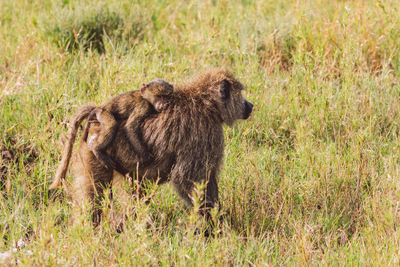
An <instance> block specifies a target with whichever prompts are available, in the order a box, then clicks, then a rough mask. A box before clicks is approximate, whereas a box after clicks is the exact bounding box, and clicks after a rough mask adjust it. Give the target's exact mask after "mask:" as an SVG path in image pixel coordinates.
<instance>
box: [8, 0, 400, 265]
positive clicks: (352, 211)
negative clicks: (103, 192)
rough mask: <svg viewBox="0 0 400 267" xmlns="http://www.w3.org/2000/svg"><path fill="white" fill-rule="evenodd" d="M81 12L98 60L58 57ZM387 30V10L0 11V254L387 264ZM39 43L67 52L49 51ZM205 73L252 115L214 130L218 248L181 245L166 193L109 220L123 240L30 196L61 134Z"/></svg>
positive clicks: (64, 201) (391, 254)
mask: <svg viewBox="0 0 400 267" xmlns="http://www.w3.org/2000/svg"><path fill="white" fill-rule="evenodd" d="M107 10H108V11H109V12H110V13H107V12H108V11H107ZM96 12H97V13H96ZM98 12H100V13H102V12H105V13H106V14H113V15H112V16H111V21H112V22H113V21H114V20H113V18H117V19H116V20H115V21H118V23H117V24H116V26H115V25H114V26H115V27H114V28H113V27H111V30H110V31H108V30H107V29H105V28H104V29H103V28H102V29H101V31H103V34H101V35H100V37H99V39H96V40H98V41H99V42H101V44H102V46H101V49H100V50H98V51H100V52H101V53H99V52H98V51H97V50H96V49H94V47H93V46H90V45H87V43H85V42H86V41H87V40H86V41H85V40H83V41H82V40H78V39H76V40H78V43H80V44H81V46H79V45H77V46H75V48H76V49H75V50H73V51H72V50H71V49H70V50H69V49H68V47H67V49H66V44H68V42H69V41H71V39H72V35H74V29H76V34H78V32H79V29H81V32H82V30H83V29H89V28H90V27H92V26H93V27H95V26H96V23H94V24H90V23H86V22H87V21H91V19H93V14H98ZM399 15H400V12H399V7H398V3H397V1H394V0H382V1H325V0H313V1H304V2H299V1H297V2H296V1H289V0H287V1H189V2H188V1H184V2H181V1H172V2H171V1H136V2H135V3H131V2H130V1H125V0H123V1H100V2H96V3H95V4H93V3H92V2H91V1H83V2H82V1H57V2H56V1H24V0H19V1H11V0H4V1H0V40H1V42H0V133H1V135H0V238H1V239H0V240H1V242H0V252H6V251H9V250H10V249H12V248H13V247H14V248H15V247H18V245H17V243H18V240H24V242H25V245H24V247H23V248H20V249H19V250H17V251H16V252H15V253H13V254H12V256H11V258H10V260H11V263H15V262H17V261H19V262H21V263H22V264H25V265H32V264H34V265H53V264H59V265H124V264H125V265H152V266H153V265H171V264H176V265H220V266H226V265H252V264H255V265H263V264H274V265H282V264H287V265H309V264H312V265H319V264H322V265H343V264H347V265H371V264H372V265H377V266H382V265H392V266H396V265H398V264H399V256H398V255H400V251H399V240H400V232H399V229H398V226H399V223H400V222H399V216H400V210H399V209H400V208H399V200H400V180H399V174H400V168H399V163H400V153H399V149H400V140H399V129H400V128H399V127H400V118H399V115H400V105H399V100H400V88H399V81H398V79H399V75H400V66H399V60H400V54H399V52H400V50H399V45H398V44H399V43H400V30H399V27H398V25H400V16H399ZM113 16H114V17H113ZM102 18H103V19H104V17H102ZM104 21H106V22H105V23H106V24H107V21H108V20H107V17H106V19H104ZM115 21H114V22H115ZM89 24H90V25H89ZM82 25H84V26H85V27H86V26H87V25H89V26H90V27H89V26H88V28H83V27H81V26H82ZM135 25H137V28H136V26H135ZM107 26H113V24H112V25H108V24H107ZM57 27H59V29H60V30H61V32H63V33H66V34H71V31H72V35H68V36H69V37H68V36H67V35H66V36H67V37H66V39H65V40H66V41H65V40H64V41H65V42H64V41H60V39H58V40H59V41H54V40H55V39H57V38H60V37H59V36H60V35H57V33H55V32H53V33H52V32H51V31H50V33H49V29H56V28H57ZM79 27H81V28H79ZM96 29H97V28H96ZM88 32H89V34H90V29H89V30H88ZM57 36H58V37H57ZM85 36H86V37H87V36H88V35H82V37H85ZM63 38H64V37H63ZM73 38H74V41H75V35H74V37H73ZM89 43H90V42H89ZM59 44H61V46H59ZM70 44H71V43H70ZM215 66H227V67H228V68H230V69H231V70H232V71H233V73H235V75H236V76H237V77H238V79H239V80H240V81H242V82H243V83H244V84H245V85H246V87H247V90H246V91H245V95H246V97H247V98H248V99H249V100H250V101H252V102H253V103H254V104H255V109H254V112H253V114H252V117H251V118H250V119H249V120H248V121H244V122H238V123H237V124H236V125H235V126H234V127H233V128H226V129H225V137H226V138H225V144H226V145H225V158H224V168H223V170H222V172H221V174H220V177H219V178H220V179H219V186H220V200H221V211H220V213H221V215H222V218H223V222H222V225H221V227H220V229H218V230H220V231H221V235H220V236H218V237H217V238H212V239H210V240H206V239H205V238H204V237H203V236H202V235H198V234H196V229H198V228H199V225H200V224H201V222H199V221H197V220H196V218H198V217H196V216H195V212H194V211H191V210H189V209H187V208H186V207H185V206H184V204H183V201H181V200H180V198H179V197H178V196H177V195H176V194H175V193H174V191H173V189H172V187H171V186H169V185H165V186H160V187H158V188H157V187H155V186H154V187H152V186H150V191H151V192H149V194H152V192H153V193H154V196H153V197H152V198H151V201H150V203H149V204H145V203H144V201H141V200H137V199H135V198H131V197H129V196H128V197H127V196H125V198H124V199H121V200H120V201H121V202H122V203H123V204H118V203H115V206H116V207H118V208H120V209H124V211H126V212H127V214H130V216H129V217H128V219H127V221H126V223H125V228H126V229H125V231H124V232H123V233H117V232H116V231H115V229H113V227H112V226H111V223H110V222H109V221H108V220H107V218H105V219H104V220H103V221H102V223H101V225H100V226H99V227H97V228H95V229H93V227H92V226H91V224H90V219H89V215H87V214H86V215H85V214H84V215H83V217H82V218H78V219H77V220H78V221H79V222H81V223H75V224H72V222H71V220H72V218H71V203H70V202H69V199H68V198H67V197H66V196H65V194H64V193H63V192H56V193H54V194H50V195H49V192H48V190H47V189H48V185H49V181H50V180H51V178H52V175H53V174H54V172H55V168H56V166H57V163H58V160H59V156H60V148H59V145H58V142H59V141H58V140H59V136H60V135H61V134H62V133H65V130H66V129H65V124H64V123H63V122H64V120H65V119H67V118H68V117H69V116H71V115H72V114H73V113H74V111H75V110H76V109H77V108H78V107H79V106H81V105H83V104H86V103H89V102H92V103H96V104H100V103H104V102H105V101H107V100H108V99H109V98H110V97H111V96H114V95H116V94H119V93H121V92H124V91H129V90H134V89H138V88H139V86H140V85H141V84H142V83H143V82H146V81H149V80H152V79H154V78H157V77H160V78H163V79H165V80H167V81H169V82H171V83H178V82H180V81H183V80H185V79H186V78H188V77H190V76H191V75H192V74H194V73H196V72H198V71H200V70H203V69H206V68H209V67H215ZM108 209H109V205H108V204H107V201H105V204H104V211H105V214H108V213H109V212H110V211H109V210H108Z"/></svg>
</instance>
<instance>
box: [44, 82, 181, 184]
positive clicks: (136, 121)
mask: <svg viewBox="0 0 400 267" xmlns="http://www.w3.org/2000/svg"><path fill="white" fill-rule="evenodd" d="M173 89H174V88H173V86H172V85H171V84H169V83H168V82H166V81H164V80H162V79H155V80H152V81H151V82H149V83H147V84H143V86H142V88H141V89H140V93H139V91H130V92H126V93H122V94H120V95H118V96H116V97H114V98H112V99H111V100H110V101H108V102H107V103H106V104H104V105H103V106H101V107H96V106H91V105H88V106H85V107H83V108H81V109H80V110H79V111H78V112H77V114H76V115H75V117H74V118H73V120H72V124H71V127H70V128H69V131H68V135H67V144H66V145H65V147H64V152H63V154H62V160H61V162H60V165H59V168H58V170H57V172H56V175H55V177H54V182H53V183H52V185H51V186H50V189H54V188H56V187H57V186H59V185H60V182H62V181H63V179H64V178H65V175H66V172H67V169H68V164H69V161H70V158H71V153H72V147H73V143H74V141H75V137H76V134H77V131H78V127H79V125H80V123H81V122H82V120H83V119H85V118H87V119H88V122H87V124H86V127H85V130H84V133H83V138H82V139H83V140H85V141H86V137H87V134H88V127H89V125H90V121H91V120H93V119H96V122H98V123H100V127H99V128H98V131H97V133H96V134H94V135H92V136H91V137H90V139H89V140H88V142H87V145H88V148H89V149H90V150H91V151H92V152H93V154H94V155H95V156H96V158H97V160H98V161H99V162H100V163H101V164H102V165H103V166H104V167H106V168H109V169H114V170H117V171H118V172H120V173H126V170H125V169H124V168H123V167H122V166H121V165H120V164H118V163H117V162H115V161H114V160H113V159H112V158H111V157H110V156H109V155H108V154H107V153H106V152H105V151H106V149H107V147H108V146H109V145H110V143H111V142H112V141H113V139H114V137H115V134H116V131H117V129H118V122H119V121H126V123H125V124H124V127H125V128H126V136H127V138H128V140H129V142H130V144H131V145H132V146H133V147H131V149H132V150H134V153H135V158H136V159H137V160H139V161H142V162H147V161H149V160H151V159H152V155H151V152H150V151H149V149H148V148H147V147H146V145H145V143H144V142H143V138H142V133H141V127H140V125H141V123H142V122H143V120H144V119H145V118H146V117H147V116H148V115H149V114H150V113H152V110H153V109H154V110H155V111H157V112H161V111H162V110H164V109H165V108H166V107H167V106H168V105H169V102H170V98H171V96H172V93H173ZM145 100H146V101H145Z"/></svg>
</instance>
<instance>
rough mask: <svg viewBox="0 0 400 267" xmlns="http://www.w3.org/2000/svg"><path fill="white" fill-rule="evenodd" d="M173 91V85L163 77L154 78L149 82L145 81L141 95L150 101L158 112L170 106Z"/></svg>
mask: <svg viewBox="0 0 400 267" xmlns="http://www.w3.org/2000/svg"><path fill="white" fill-rule="evenodd" d="M173 91H174V87H173V85H172V84H170V83H168V82H166V81H164V80H162V79H154V80H152V81H151V82H149V83H147V84H146V83H144V84H143V85H142V88H140V94H141V96H142V97H143V98H144V99H146V100H147V101H149V102H150V103H151V104H152V105H153V106H154V108H155V110H156V111H157V112H161V111H162V110H164V109H166V108H167V107H168V105H169V97H170V96H171V95H172V93H173Z"/></svg>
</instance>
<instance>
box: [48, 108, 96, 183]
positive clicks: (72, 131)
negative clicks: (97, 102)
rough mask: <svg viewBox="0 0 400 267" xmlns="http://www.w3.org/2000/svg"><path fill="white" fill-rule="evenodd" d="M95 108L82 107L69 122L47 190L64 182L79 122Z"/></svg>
mask: <svg viewBox="0 0 400 267" xmlns="http://www.w3.org/2000/svg"><path fill="white" fill-rule="evenodd" d="M95 108H96V106H94V105H87V106H84V107H82V108H81V109H80V110H78V112H77V113H76V114H75V116H74V117H73V119H72V120H71V124H70V126H69V129H68V133H67V137H66V143H65V145H64V151H63V153H62V155H61V162H60V164H59V165H58V169H57V172H56V174H55V176H54V178H53V182H52V183H51V185H50V187H49V189H50V190H52V189H55V188H57V187H59V186H60V185H61V183H63V181H64V180H65V175H66V174H67V171H68V165H69V162H70V160H71V155H72V148H73V146H74V143H75V139H76V135H77V133H78V127H79V125H80V124H81V122H82V121H83V120H84V119H85V118H87V117H88V116H89V114H90V113H91V112H92V111H93V110H94V109H95Z"/></svg>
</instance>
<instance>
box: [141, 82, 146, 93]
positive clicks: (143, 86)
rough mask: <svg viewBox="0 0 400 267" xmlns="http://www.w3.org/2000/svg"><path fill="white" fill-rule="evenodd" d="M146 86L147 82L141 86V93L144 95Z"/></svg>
mask: <svg viewBox="0 0 400 267" xmlns="http://www.w3.org/2000/svg"><path fill="white" fill-rule="evenodd" d="M146 88H147V84H145V83H144V84H143V85H142V88H140V93H141V94H142V95H143V94H144V92H145V91H146Z"/></svg>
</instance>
